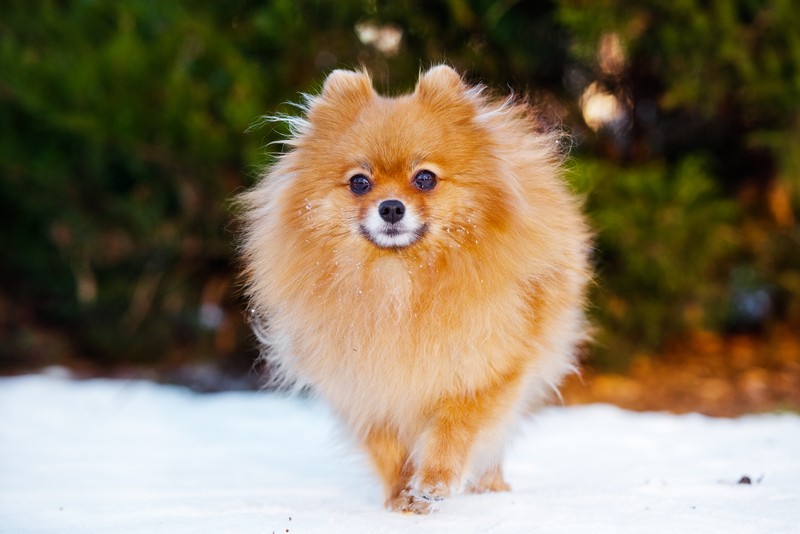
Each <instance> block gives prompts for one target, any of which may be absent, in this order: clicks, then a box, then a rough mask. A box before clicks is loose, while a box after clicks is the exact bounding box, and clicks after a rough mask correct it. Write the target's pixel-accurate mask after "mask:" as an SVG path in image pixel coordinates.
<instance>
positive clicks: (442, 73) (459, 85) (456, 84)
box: [415, 65, 467, 106]
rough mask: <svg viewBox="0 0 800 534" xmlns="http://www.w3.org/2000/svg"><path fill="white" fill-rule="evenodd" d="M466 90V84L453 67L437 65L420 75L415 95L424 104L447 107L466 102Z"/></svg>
mask: <svg viewBox="0 0 800 534" xmlns="http://www.w3.org/2000/svg"><path fill="white" fill-rule="evenodd" d="M466 90H467V86H466V84H464V82H463V81H462V79H461V76H460V75H459V74H458V73H457V72H456V71H455V70H454V69H453V68H452V67H448V66H447V65H437V66H435V67H431V68H430V69H429V70H428V71H427V72H425V73H424V74H422V75H420V77H419V81H418V82H417V88H416V90H415V94H416V95H417V97H418V98H419V99H420V100H422V101H424V102H429V103H432V104H436V105H441V106H446V105H452V104H454V103H456V102H464V100H465V98H464V96H465V92H466Z"/></svg>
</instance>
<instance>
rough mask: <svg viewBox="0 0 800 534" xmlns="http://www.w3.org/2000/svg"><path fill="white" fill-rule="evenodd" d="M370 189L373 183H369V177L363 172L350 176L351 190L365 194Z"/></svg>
mask: <svg viewBox="0 0 800 534" xmlns="http://www.w3.org/2000/svg"><path fill="white" fill-rule="evenodd" d="M370 189H372V184H371V183H369V179H367V177H366V176H364V175H363V174H356V175H355V176H353V177H352V178H350V191H352V192H353V193H355V194H356V195H363V194H364V193H366V192H367V191H369V190H370Z"/></svg>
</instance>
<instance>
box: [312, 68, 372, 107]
mask: <svg viewBox="0 0 800 534" xmlns="http://www.w3.org/2000/svg"><path fill="white" fill-rule="evenodd" d="M374 96H375V91H374V90H373V89H372V80H371V79H370V77H369V74H367V72H366V71H360V72H355V71H352V70H342V69H337V70H335V71H333V72H331V73H330V74H329V75H328V77H327V78H326V79H325V83H324V84H323V86H322V98H323V100H325V101H327V102H331V103H335V104H337V105H344V106H348V105H349V106H359V105H363V104H365V103H366V102H368V101H370V100H371V99H372V98H373V97H374Z"/></svg>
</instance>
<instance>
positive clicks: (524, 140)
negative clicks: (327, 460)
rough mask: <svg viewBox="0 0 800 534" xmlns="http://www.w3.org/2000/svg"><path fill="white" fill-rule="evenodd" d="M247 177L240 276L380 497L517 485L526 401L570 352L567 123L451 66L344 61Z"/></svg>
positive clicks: (578, 235)
mask: <svg viewBox="0 0 800 534" xmlns="http://www.w3.org/2000/svg"><path fill="white" fill-rule="evenodd" d="M302 107H303V110H304V115H303V116H302V117H281V118H280V119H281V120H287V121H288V122H289V123H290V126H291V127H292V130H293V132H292V136H291V138H289V139H288V140H286V141H285V142H286V144H287V145H288V146H289V150H288V151H287V152H286V153H284V154H282V155H281V156H279V157H278V159H277V161H276V163H275V164H274V165H272V166H271V167H270V168H269V169H267V170H266V172H265V173H264V175H263V178H262V180H261V181H260V183H259V184H258V185H257V186H256V187H255V188H254V189H252V190H250V191H248V192H246V193H245V194H244V195H243V196H242V198H241V200H242V204H243V212H244V215H243V219H244V221H243V222H244V236H243V239H242V242H241V248H242V255H243V259H244V266H245V267H244V276H245V280H246V288H247V289H246V291H247V293H248V296H249V298H250V300H251V302H252V312H253V313H254V314H255V316H256V317H257V318H258V319H259V320H260V322H261V323H262V324H263V328H262V333H263V336H261V337H262V339H263V340H264V341H265V342H266V345H267V351H266V354H267V356H266V357H267V358H268V360H269V361H270V362H271V363H272V364H273V365H274V368H275V369H276V370H277V372H278V373H280V374H281V376H283V377H285V379H286V380H287V381H288V382H290V383H292V384H298V385H301V386H311V388H312V389H313V390H314V391H316V392H317V393H318V394H319V395H321V396H322V397H323V398H324V399H325V400H326V401H327V402H328V403H329V404H330V405H331V406H332V408H333V410H334V411H335V413H336V414H338V416H339V417H340V418H341V419H342V420H343V422H344V423H345V424H346V425H347V427H348V428H349V429H350V430H351V431H352V432H353V434H354V435H355V437H356V438H357V439H358V441H359V442H360V444H361V445H362V446H363V448H364V449H365V450H366V452H367V453H368V455H369V457H370V458H371V460H372V464H373V465H374V468H375V470H376V472H377V474H378V475H379V477H380V479H381V481H382V483H383V488H384V490H385V495H386V506H387V507H389V508H390V509H392V510H396V511H401V512H414V513H419V514H424V513H428V512H430V511H431V510H433V509H434V508H435V506H436V504H437V502H438V501H441V500H442V499H444V498H446V497H448V496H449V495H451V494H453V493H455V492H458V491H471V492H484V491H504V490H508V489H509V486H508V485H507V484H506V482H505V480H504V479H503V474H502V471H501V463H502V460H503V455H504V450H505V447H506V445H507V443H508V440H509V437H510V436H511V435H512V434H513V432H514V430H515V428H516V427H517V426H518V423H519V422H520V420H521V418H522V416H523V415H525V414H526V413H528V412H529V411H530V410H531V409H532V408H535V407H536V406H538V405H540V404H541V403H542V402H543V401H545V400H546V399H547V398H548V397H549V396H550V395H551V394H552V393H554V392H556V393H557V391H556V387H557V386H558V384H559V382H560V381H561V379H562V378H563V377H564V376H565V375H566V374H567V373H569V372H571V371H574V370H575V362H576V357H575V356H574V352H575V348H576V345H578V344H579V343H580V342H581V341H582V340H583V339H584V338H585V332H586V325H585V321H584V315H583V308H584V299H585V288H586V285H587V281H588V279H589V277H590V268H589V263H588V253H589V249H590V243H589V240H590V235H589V231H588V228H587V224H586V222H585V220H584V218H583V216H582V215H581V210H580V203H579V202H578V201H577V199H576V198H575V197H574V196H573V195H572V194H571V193H570V192H569V189H568V187H567V186H566V185H565V183H564V182H563V181H562V179H561V176H560V170H559V167H560V160H561V155H560V151H559V148H558V143H559V138H560V136H559V135H558V134H557V133H546V132H545V133H542V132H541V131H540V129H538V128H537V127H536V115H535V112H534V111H533V110H532V109H531V108H530V107H529V106H527V105H526V104H524V103H519V102H517V101H515V100H514V99H513V98H511V97H509V98H504V99H493V98H491V97H489V96H487V95H486V91H485V90H484V88H483V87H482V86H470V85H468V84H466V83H465V82H464V81H463V80H462V78H461V76H460V75H459V74H457V73H456V71H455V70H453V69H452V68H450V67H448V66H436V67H434V68H431V69H430V70H428V71H427V72H425V73H423V74H422V75H421V76H420V78H419V81H418V83H417V85H416V88H415V90H414V92H413V93H411V94H407V95H403V96H399V97H396V98H387V97H383V96H380V95H378V94H376V92H375V91H374V90H373V87H372V82H371V79H370V77H369V75H368V74H367V73H366V72H365V71H360V72H352V71H346V70H336V71H334V72H332V73H331V74H330V75H329V76H328V77H327V79H326V80H325V83H324V86H323V88H322V92H321V94H319V95H317V96H310V97H307V101H306V104H305V105H304V106H302Z"/></svg>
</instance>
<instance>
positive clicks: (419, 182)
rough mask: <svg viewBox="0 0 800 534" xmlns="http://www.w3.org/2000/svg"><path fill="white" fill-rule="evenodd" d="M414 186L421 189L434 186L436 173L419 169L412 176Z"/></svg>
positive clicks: (425, 189)
mask: <svg viewBox="0 0 800 534" xmlns="http://www.w3.org/2000/svg"><path fill="white" fill-rule="evenodd" d="M414 187H416V188H417V189H421V190H423V191H430V190H431V189H433V188H434V187H436V175H435V174H433V173H432V172H431V171H426V170H424V169H423V170H421V171H419V172H418V173H417V174H416V175H415V176H414Z"/></svg>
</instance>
